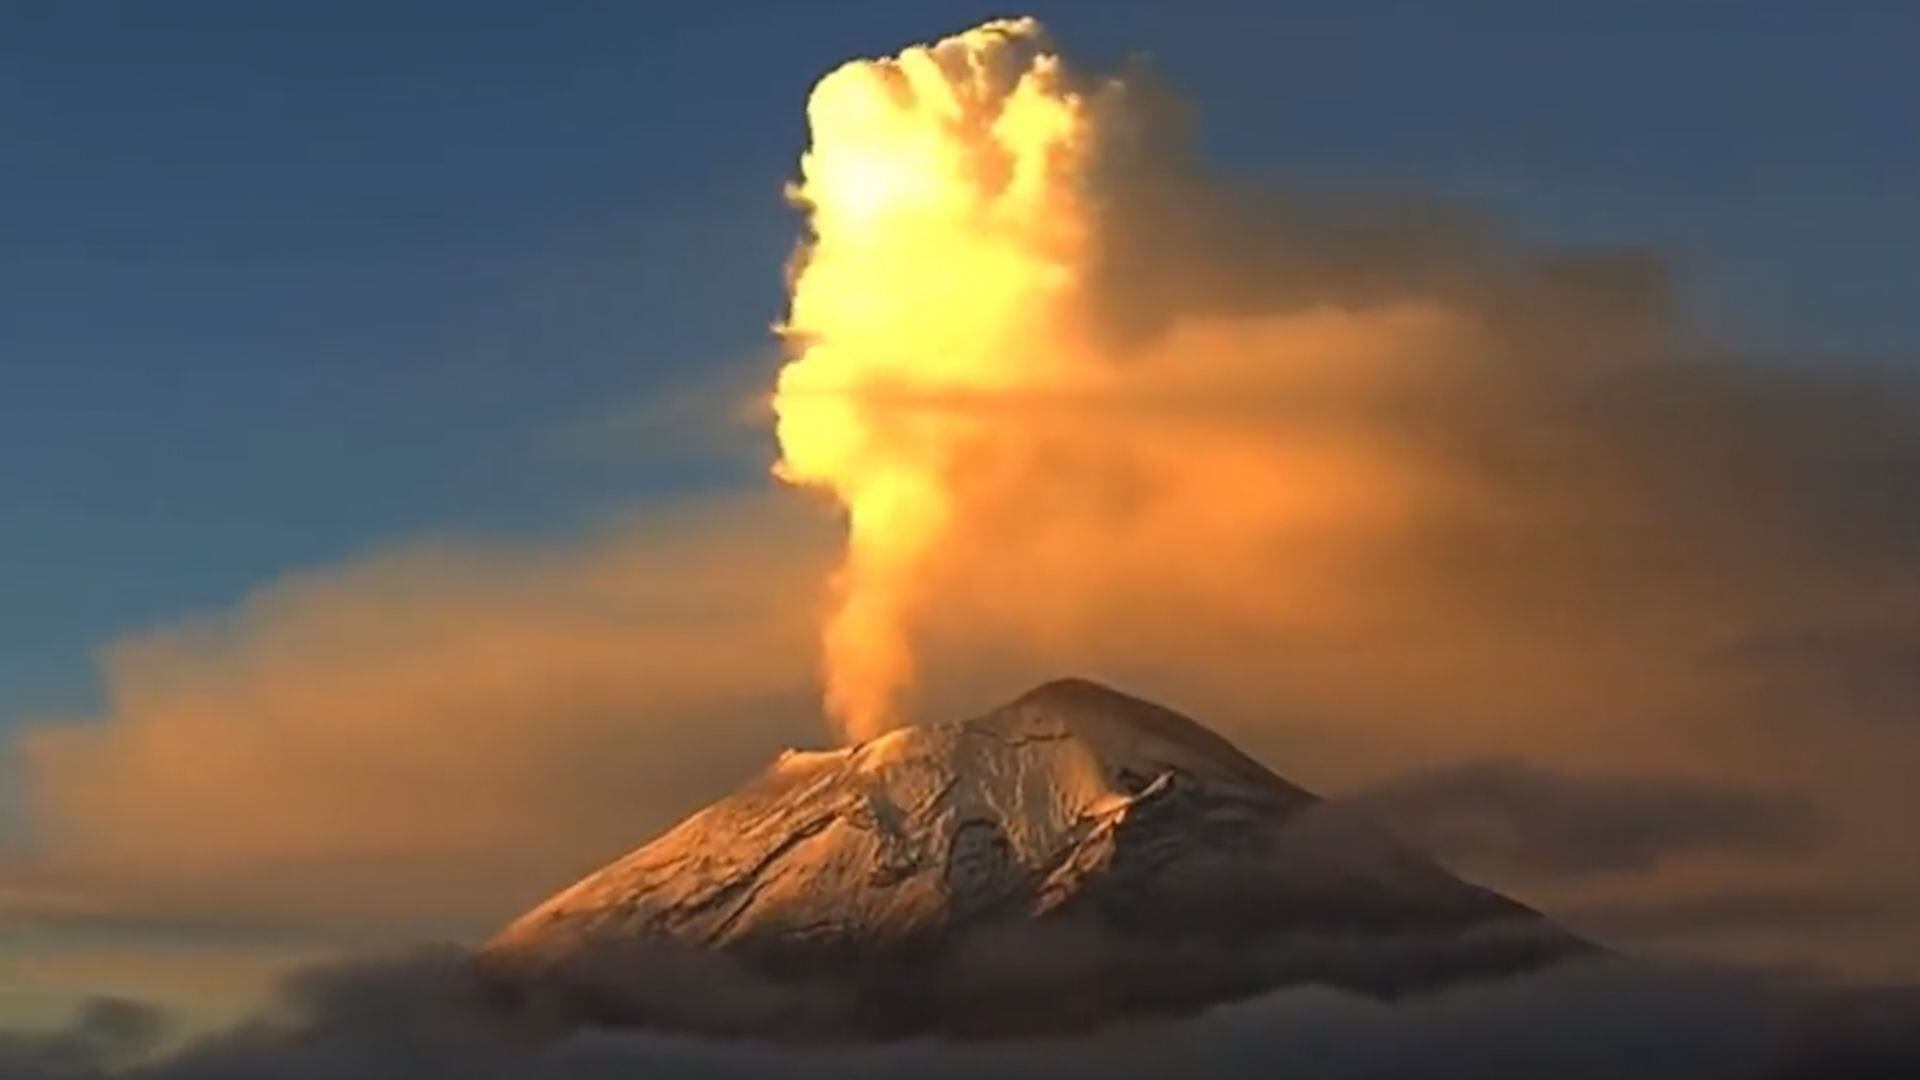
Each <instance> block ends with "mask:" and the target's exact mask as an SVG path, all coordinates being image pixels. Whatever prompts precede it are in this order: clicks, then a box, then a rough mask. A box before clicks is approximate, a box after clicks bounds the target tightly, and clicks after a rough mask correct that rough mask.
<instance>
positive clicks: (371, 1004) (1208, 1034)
mask: <svg viewBox="0 0 1920 1080" xmlns="http://www.w3.org/2000/svg"><path fill="white" fill-rule="evenodd" d="M96 1026H99V1025H97V1024H96ZM104 1026H105V1027H107V1028H109V1029H112V1028H115V1027H116V1025H115V1024H112V1023H109V1024H106V1025H104ZM136 1026H137V1025H136ZM109 1041H110V1040H109ZM83 1043H84V1040H83ZM116 1052H117V1051H116ZM111 1056H112V1055H110V1054H107V1053H101V1054H99V1055H97V1056H94V1057H92V1058H89V1057H88V1055H87V1054H86V1053H85V1052H84V1051H82V1052H80V1053H79V1054H77V1055H76V1054H69V1055H68V1056H66V1057H42V1058H38V1059H35V1058H17V1059H15V1062H10V1063H9V1064H10V1065H13V1067H12V1069H11V1070H10V1071H8V1072H7V1073H6V1075H7V1076H9V1077H10V1078H14V1080H53V1078H56V1077H61V1078H72V1077H104V1076H115V1077H125V1078H128V1080H422V1078H439V1077H463V1078H475V1080H599V1078H603V1077H604V1078H613V1077H637V1076H671V1077H713V1078H733V1077H740V1078H745V1077H794V1078H810V1077H891V1076H914V1077H963V1076H978V1075H996V1076H1014V1077H1020V1076H1028V1077H1039V1076H1093V1075H1098V1076H1102V1077H1114V1078H1119V1080H1126V1078H1131V1077H1142V1078H1144V1077H1159V1076H1167V1075H1203V1076H1218V1077H1242V1076H1244V1077H1265V1076H1273V1075H1278V1074H1282V1073H1284V1074H1285V1075H1288V1076H1294V1077H1305V1078H1310V1080H1390V1078H1395V1077H1432V1076H1473V1077H1476V1078H1479V1080H1502V1078H1514V1080H1519V1078H1523V1077H1524V1078H1534V1077H1541V1076H1554V1077H1564V1078H1572V1080H1580V1078H1592V1080H1603V1078H1605V1080H1611V1078H1616V1077H1620V1076H1626V1075H1632V1076H1634V1077H1636V1078H1637V1080H1662V1078H1671V1080H1696V1078H1701V1077H1729V1078H1752V1080H1768V1078H1779V1080H1785V1078H1789V1077H1793V1078H1797V1077H1815V1076H1817V1077H1822V1078H1823V1080H1846V1078H1849V1077H1882V1076H1884V1077H1894V1076H1903V1077H1904V1076H1911V1075H1914V1073H1913V1072H1912V1071H1911V1070H1913V1069H1915V1068H1920V997H1916V996H1915V995H1914V994H1913V993H1912V992H1905V991H1887V992H1880V993H1865V992H1851V993H1844V994H1843V993H1835V992H1825V991H1821V992H1815V991H1810V990H1808V989H1806V988H1793V987H1787V986H1782V985H1778V984H1773V983H1768V982H1765V981H1762V980H1759V979H1756V978H1752V977H1748V976H1744V975H1740V974H1737V973H1731V972H1724V971H1705V970H1682V969H1675V968H1658V967H1650V966H1642V965H1633V964H1626V963H1621V962H1619V961H1612V960H1603V961H1597V962H1591V963H1580V964H1573V965H1567V966H1563V967H1560V968H1557V969H1553V970H1551V971H1547V972H1543V973H1539V974H1536V975H1532V976H1527V977H1524V978H1518V979H1511V980H1502V981H1493V982H1487V983H1482V984H1477V985H1470V986H1466V987H1462V988H1459V989H1455V990H1452V991H1449V992H1446V993H1443V994H1438V995H1433V996H1429V997H1422V998H1417V999H1409V1000H1405V1001H1401V1002H1399V1003H1385V1002H1380V1001H1376V1000H1372V999H1366V998H1360V997H1355V996H1351V995H1347V994H1343V993H1339V992H1335V991H1331V990H1327V989H1322V988H1316V987H1303V988H1299V989H1290V990H1285V991H1281V992H1278V993H1273V994H1269V995H1266V996H1263V997H1259V998H1254V999H1250V1000H1247V1001H1244V1002H1241V1003H1238V1004H1235V1005H1230V1006H1225V1007H1221V1008H1216V1009H1213V1010H1211V1011H1209V1012H1206V1013H1204V1014H1201V1015H1198V1016H1194V1017H1191V1018H1188V1019H1184V1020H1177V1021H1167V1022H1158V1023H1151V1024H1139V1025H1133V1026H1129V1027H1126V1028H1123V1029H1115V1030H1110V1031H1108V1032H1105V1033H1102V1034H1100V1035H1098V1036H1095V1037H1089V1038H1083V1039H1077V1040H1069V1041H1054V1042H1024V1043H968V1044H958V1043H949V1042H938V1041H932V1040H921V1041H910V1042H897V1043H891V1044H885V1045H848V1044H816V1045H811V1046H776V1045H772V1044H767V1043H754V1042H747V1041H710V1040H701V1039H693V1038H687V1037H680V1036H673V1035H665V1034H659V1033H650V1032H638V1031H611V1030H596V1029H588V1028H580V1029H571V1030H563V1029H560V1028H556V1027H554V1026H552V1025H551V1024H549V1025H547V1026H544V1027H543V1026H541V1025H540V1024H538V1023H530V1022H528V1021H527V1020H526V1019H524V1018H522V1019H520V1020H517V1021H516V1020H511V1019H509V1018H507V1017H506V1016H504V1015H503V1014H502V1013H500V1012H499V1011H498V1009H497V1008H495V1007H494V1006H493V1005H492V1004H491V1003H489V1001H488V1000H487V998H486V996H485V994H484V993H482V992H481V991H480V990H479V988H478V987H477V984H476V983H475V982H474V981H473V980H472V979H471V978H470V976H469V974H468V972H467V969H466V968H465V967H464V966H463V965H462V964H460V963H459V962H458V956H457V954H455V953H452V952H444V953H431V954H422V955H418V956H414V957H410V958H405V959H401V960H394V961H387V962H382V963H373V964H359V965H347V966H341V967H335V968H330V969H321V970H316V971H313V972H309V973H306V974H305V975H303V976H301V977H300V978H299V979H297V980H295V982H294V983H293V984H291V985H290V986H289V987H288V992H287V996H286V1000H285V1002H284V1004H283V1007H282V1009H281V1010H280V1011H279V1012H278V1013H276V1014H275V1015H273V1016H270V1017H265V1018H261V1019H258V1020H255V1021H252V1022H250V1023H247V1024H245V1025H242V1026H240V1027H237V1028H235V1029H233V1030H230V1031H227V1032H224V1033H221V1034H218V1035H216V1036H213V1037H211V1038H208V1039H205V1040H202V1041H200V1042H198V1043H196V1044H194V1045H192V1046H190V1047H188V1048H186V1049H185V1050H183V1051H181V1052H179V1053H177V1054H174V1055H173V1056H171V1057H168V1058H166V1059H164V1060H161V1061H157V1062H152V1063H150V1064H148V1065H146V1066H143V1067H139V1068H137V1069H132V1070H116V1068H115V1065H114V1062H113V1061H112V1060H110V1058H111ZM1901 1070H1907V1071H1901Z"/></svg>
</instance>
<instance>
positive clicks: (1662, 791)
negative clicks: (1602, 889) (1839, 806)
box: [1352, 760, 1819, 877]
mask: <svg viewBox="0 0 1920 1080" xmlns="http://www.w3.org/2000/svg"><path fill="white" fill-rule="evenodd" d="M1352 801H1353V802H1354V803H1355V804H1356V805H1358V806H1360V807H1361V808H1363V809H1364V810H1365V811H1367V812H1368V813H1371V814H1373V815H1374V816H1376V817H1377V818H1379V819H1380V820H1382V821H1384V822H1385V823H1386V824H1387V825H1388V826H1389V827H1390V828H1392V829H1393V830H1394V831H1396V832H1398V833H1400V834H1401V835H1403V836H1405V837H1407V838H1408V839H1410V840H1413V841H1414V842H1416V843H1417V844H1419V845H1420V846H1421V847H1423V848H1425V849H1426V850H1428V851H1431V852H1433V853H1435V854H1436V855H1438V856H1439V857H1440V858H1442V859H1443V860H1445V861H1448V862H1451V863H1457V864H1461V865H1465V866H1473V867H1481V868H1491V869H1494V870H1497V871H1503V872H1509V873H1516V874H1523V875H1533V876H1556V877H1566V876H1578V875H1583V874H1597V873H1619V872H1633V871H1645V870H1651V869H1653V868H1654V867H1655V866H1657V865H1659V864H1660V863H1662V862H1663V861H1666V860H1669V859H1677V858H1681V857H1684V856H1688V855H1694V854H1700V853H1705V852H1711V853H1734V854H1740V855H1749V856H1771V855H1780V854H1786V853H1791V852H1796V851H1801V850H1805V849H1806V848H1807V847H1808V846H1809V845H1810V844H1811V843H1813V842H1814V841H1815V840H1816V839H1817V838H1818V835H1819V827H1818V819H1817V817H1816V815H1815V813H1814V811H1813V809H1812V808H1811V807H1810V806H1809V805H1808V804H1806V803H1805V802H1803V801H1801V800H1799V799H1796V798H1793V797H1790V796H1786V795H1782V794H1778V793H1773V792H1760V791H1751V790H1746V789H1742V788H1732V787H1722V786H1717V785H1713V784H1707V783H1700V782H1692V781H1682V780H1673V779H1655V778H1649V777H1636V776H1601V775H1578V774H1573V773H1566V772H1559V771H1555V770H1552V769H1548V768H1544V767H1542V766H1539V765H1533V764H1529V763H1526V762H1522V761H1514V760H1487V761H1476V762H1470V763H1468V764H1464V765H1455V766H1450V767H1446V768H1440V769H1434V770H1430V771H1426V772H1421V773H1416V774H1413V775H1411V776H1405V777H1402V778H1400V779H1397V780H1393V781H1389V782H1387V783H1385V784H1381V785H1379V786H1377V787H1374V788H1372V789H1369V790H1367V791H1365V792H1362V793H1360V794H1358V795H1356V796H1354V797H1353V799H1352Z"/></svg>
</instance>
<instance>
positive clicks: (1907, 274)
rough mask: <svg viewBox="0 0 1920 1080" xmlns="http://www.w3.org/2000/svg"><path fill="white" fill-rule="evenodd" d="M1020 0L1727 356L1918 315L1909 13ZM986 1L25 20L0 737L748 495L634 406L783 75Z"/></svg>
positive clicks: (753, 346) (755, 317) (768, 145)
mask: <svg viewBox="0 0 1920 1080" xmlns="http://www.w3.org/2000/svg"><path fill="white" fill-rule="evenodd" d="M1034 8H1035V10H1036V13H1037V14H1040V15H1041V16H1042V17H1043V18H1044V19H1045V20H1046V21H1047V22H1048V24H1049V25H1050V26H1051V27H1052V28H1053V30H1054V32H1055V35H1056V37H1057V38H1058V39H1059V40H1060V41H1061V42H1062V43H1063V44H1064V45H1065V46H1066V47H1067V48H1068V49H1069V50H1070V51H1071V52H1073V53H1075V54H1077V55H1079V56H1080V57H1082V58H1085V59H1086V60H1087V61H1088V62H1089V63H1090V64H1093V65H1097V64H1099V63H1100V62H1101V61H1103V60H1105V59H1110V58H1114V57H1119V56H1122V55H1125V54H1127V53H1130V52H1135V51H1144V52H1147V53H1150V54H1151V55H1152V56H1153V57H1154V58H1155V60H1156V62H1157V64H1158V66H1159V67H1160V68H1161V70H1162V71H1163V72H1164V73H1165V75H1166V76H1167V77H1168V79H1169V80H1170V81H1171V82H1172V83H1173V84H1174V85H1175V86H1177V87H1179V88H1180V89H1181V90H1182V91H1183V92H1185V93H1186V94H1187V95H1188V96H1189V97H1190V98H1191V99H1192V100H1193V102H1194V104H1195V106H1196V112H1197V114H1198V115H1199V116H1200V117H1201V120H1202V133H1203V138H1204V145H1205V148H1206V151H1207V153H1208V155H1209V157H1210V158H1212V159H1213V160H1214V161H1216V162H1218V163H1220V164H1221V165H1223V166H1226V167H1230V168H1233V169H1235V170H1237V171H1240V172H1243V173H1244V172H1249V171H1251V172H1269V173H1274V174H1280V175H1286V176H1292V177H1296V178H1303V179H1307V180H1316V179H1318V180H1327V181H1333V180H1340V181H1344V182H1351V181H1353V180H1355V179H1359V180H1363V181H1365V182H1368V183H1377V184H1379V185H1381V186H1385V187H1400V188H1410V189H1412V188H1418V189H1426V190H1434V191H1438V192H1441V193H1443V194H1447V195H1452V196H1459V197H1463V198H1465V199H1468V200H1471V201H1474V202H1478V203H1480V204H1483V205H1485V206H1486V207H1488V208H1489V209H1490V210H1492V211H1494V212H1495V213H1497V214H1499V215H1501V216H1502V217H1504V218H1505V219H1507V220H1509V221H1512V222H1515V223H1517V225H1518V226H1519V227H1520V228H1522V229H1525V230H1529V231H1533V232H1537V233H1540V234H1542V235H1547V236H1554V237H1563V238H1570V239H1575V240H1579V241H1583V242H1597V243H1602V244H1622V245H1630V246H1643V245H1644V246H1653V247H1656V248H1659V249H1661V250H1663V251H1666V252H1668V253H1670V254H1671V256H1672V257H1673V258H1674V259H1675V260H1676V262H1677V264H1678V266H1679V270H1680V274H1681V286H1682V296H1683V298H1684V301H1685V303H1686V304H1687V312H1686V314H1687V316H1688V318H1689V319H1690V320H1692V321H1693V323H1694V324H1695V325H1696V326H1698V327H1700V328H1702V329H1703V330H1707V331H1710V332H1712V333H1714V334H1717V335H1719V336H1722V337H1724V338H1727V339H1730V340H1732V341H1734V342H1737V343H1740V344H1742V345H1745V346H1749V347H1752V348H1755V349H1757V350H1761V351H1766V352H1773V353H1785V354H1788V355H1792V356H1798V357H1807V358H1811V359H1814V360H1817V361H1819V362H1837V361H1839V360H1841V359H1845V358H1849V357H1867V358H1875V357H1879V358H1885V357H1898V356H1901V355H1903V354H1907V353H1911V352H1912V351H1913V350H1914V348H1915V346H1916V345H1917V344H1920V308H1916V306H1915V305H1914V304H1913V303H1912V302H1911V300H1912V296H1911V293H1912V287H1913V283H1914V282H1915V281H1920V254H1916V253H1920V139H1916V138H1915V137H1914V131H1913V123H1914V117H1915V115H1916V114H1917V111H1920V75H1916V74H1915V70H1914V66H1913V63H1912V48H1913V44H1912V43H1913V42H1914V41H1916V40H1920V8H1916V7H1915V6H1914V5H1912V4H1907V3H1901V2H1893V0H1889V2H1883V3H1851V4H1848V3H1835V4H1811V3H1809V4H1798V5H1788V4H1766V5H1757V4H1747V5H1740V4H1675V3H1645V4H1592V5H1586V6H1584V7H1582V8H1580V9H1579V10H1577V11H1569V10H1568V9H1567V7H1565V6H1563V5H1534V4H1494V3H1476V4H1466V5H1428V4H1414V3H1407V4H1382V3H1339V4H1334V3H1313V4H1309V3H1183V4H1178V5H1167V4H1124V3H1086V4H1040V5H1034ZM1000 10H1002V9H1000V8H998V7H996V6H990V5H983V4H970V3H967V4H959V3H948V4H937V3H823V4H798V3H734V4H679V5H675V4H645V5H642V4H614V3H543V4H532V3H520V4H504V3H458V4H455V3H438V4H435V3H418V2H415V3H332V4H324V5H323V4H310V5H299V4H277V5H273V4H258V3H207V2H182V3H175V4H166V5H160V4H145V3H91V4H24V3H23V4H16V5H12V6H11V7H9V8H8V9H7V11H6V12H5V13H4V14H0V146H4V148H5V150H4V158H3V159H0V160H3V162H4V165H3V166H0V296H3V297H4V298H5V299H4V300H3V301H0V725H7V724H17V723H19V722H21V721H22V720H24V719H27V718H30V717H35V716H44V715H47V714H65V713H70V712H76V711H84V710H85V709H87V708H89V707H90V700H91V696H92V694H93V693H94V692H95V691H94V689H93V687H94V683H93V675H92V670H91V664H92V660H91V650H93V649H94V648H95V647H97V646H99V645H100V644H102V643H104V642H106V641H108V640H111V639H112V638H113V637H114V636H115V635H117V634H120V633H124V632H128V631H131V630H136V629H139V628H141V627H144V626H148V625H152V624H154V623H156V622H162V621H165V620H168V619H171V618H174V617H177V616H179V615H182V614H184V613H189V612H193V611H198V610H206V609H210V608H217V607H220V606H222V605H225V604H228V603H230V602H231V601H232V600H233V599H234V598H236V597H238V596H239V595H242V594H243V593H244V592H245V591H246V590H247V589H248V588H249V587H251V586H254V585H257V584H259V583H261V582H263V581H266V580H270V579H271V578H273V577H274V576H275V575H276V574H279V573H282V572H285V571H287V570H290V569H295V568H300V567H305V566H311V565H315V564H323V563H328V562H334V561H338V560H341V559H344V558H347V557H350V556H352V555H353V554H355V553H357V552H361V551H365V550H367V549H370V548H373V547H377V546H380V545H382V544H384V543H387V542H390V541H392V540H394V539H396V538H403V537H408V536H414V535H418V534H422V533H460V534H482V535H517V534H525V533H552V532H566V531H569V530H572V529H574V528H577V527H578V526H579V525H580V524H581V523H582V522H585V521H590V520H593V519H596V518H598V517H601V516H604V515H607V514H611V513H615V512H618V511H620V510H623V509H625V508H628V507H631V506H633V505H636V504H640V503H644V501H645V500H646V499H648V498H649V497H654V496H658V495H662V494H667V493H675V492H684V491H687V490H692V489H701V488H710V487H722V486H730V485H738V484H742V483H756V482H758V479H757V478H758V477H759V475H760V473H761V470H762V468H763V463H764V461H765V460H766V457H767V451H766V446H765V442H764V437H763V436H761V435H759V434H756V433H755V432H753V431H751V430H740V431H737V432H726V433H723V435H724V437H722V438H715V437H713V436H712V435H711V434H703V433H701V432H699V431H697V430H691V429H689V428H688V427H687V426H686V425H675V424H673V423H670V422H663V421H662V419H661V418H662V406H661V405H660V402H661V401H663V400H667V401H672V400H678V395H684V394H688V393H691V394H692V395H693V399H694V400H696V401H705V400H709V399H711V398H712V397H713V396H714V393H715V391H714V389H713V388H716V387H718V388H720V390H719V391H718V392H719V393H722V394H724V393H725V392H726V391H727V390H729V389H732V388H739V387H745V386H751V385H752V384H753V382H754V381H755V380H756V379H758V378H760V377H762V375H763V374H764V373H765V372H766V371H767V370H769V362H770V358H769V349H770V345H769V341H768V336H767V333H766V328H767V326H768V324H769V323H770V322H771V321H773V320H774V319H776V318H778V316H779V314H780V309H781V303H782V289H781V279H780V270H781V263H782V261H783V259H784V258H785V256H786V254H787V252H788V250H789V249H790V247H791V244H792V241H793V236H794V228H795V222H794V219H793V218H792V217H791V215H790V213H789V212H788V210H787V209H786V208H785V207H784V206H783V205H782V203H781V200H780V197H779V192H780V186H781V184H782V182H783V181H784V180H785V179H787V178H788V177H789V176H790V175H791V174H792V171H793V167H794V160H795V157H796V155H797V153H798V151H799V150H800V148H801V146H802V145H803V143H804V139H805V131H804V127H803V117H802V112H801V108H802V103H803V101H804V97H805V93H806V90H807V87H808V85H809V84H810V83H811V81H812V80H813V79H814V78H816V77H817V76H818V75H819V74H821V73H822V72H823V71H825V70H826V69H828V68H829V67H831V66H833V65H834V64H835V63H836V62H838V61H839V60H841V59H844V58H847V57H849V56H852V55H857V54H877V53H881V52H886V51H890V50H892V49H894V48H896V47H897V46H899V45H900V44H902V43H905V42H907V41H911V40H919V39H925V38H928V37H930V36H933V35H937V34H939V33H942V32H945V31H949V30H952V29H956V28H958V27H960V26H963V25H965V24H967V23H970V22H972V21H975V20H977V19H978V18H980V17H981V16H983V15H988V14H994V13H997V12H998V11H1000ZM703 395H704V396H703ZM668 411H669V412H670V410H668Z"/></svg>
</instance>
